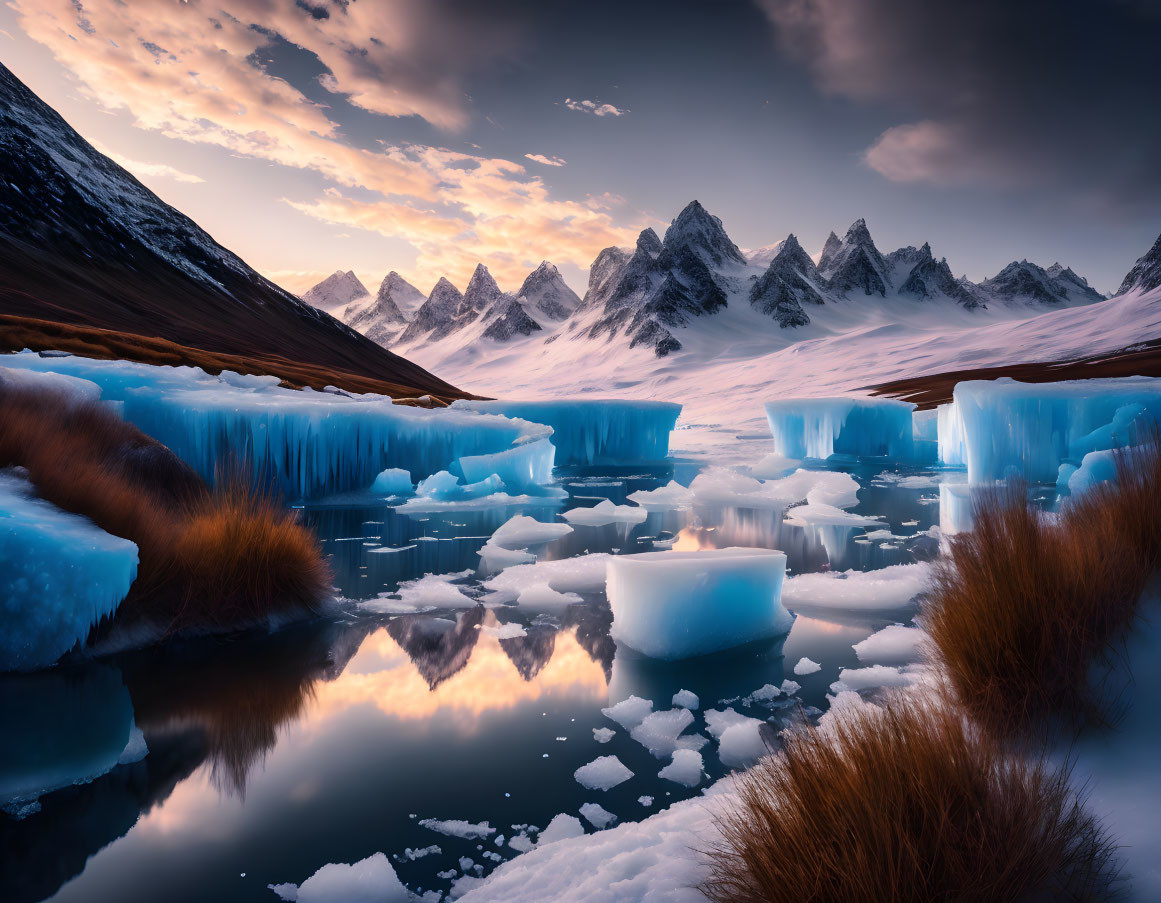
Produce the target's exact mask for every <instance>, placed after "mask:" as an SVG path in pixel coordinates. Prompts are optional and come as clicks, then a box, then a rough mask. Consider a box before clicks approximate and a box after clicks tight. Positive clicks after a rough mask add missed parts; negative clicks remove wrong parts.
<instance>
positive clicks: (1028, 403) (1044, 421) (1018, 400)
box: [940, 376, 1161, 483]
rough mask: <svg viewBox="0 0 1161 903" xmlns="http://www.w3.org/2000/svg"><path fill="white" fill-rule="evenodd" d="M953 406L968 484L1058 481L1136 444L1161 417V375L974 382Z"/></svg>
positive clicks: (958, 391) (958, 390) (958, 392)
mask: <svg viewBox="0 0 1161 903" xmlns="http://www.w3.org/2000/svg"><path fill="white" fill-rule="evenodd" d="M952 404H953V407H954V409H955V410H954V411H953V412H949V414H948V415H947V416H948V418H955V417H958V418H959V420H960V421H961V422H962V427H963V444H962V448H963V451H964V458H965V463H966V465H967V472H968V482H970V483H987V482H991V481H994V480H1002V479H1007V478H1008V477H1011V476H1018V477H1021V478H1023V479H1025V480H1027V481H1029V482H1031V483H1055V482H1057V479H1058V477H1059V476H1060V468H1061V466H1062V465H1064V464H1071V465H1074V466H1075V465H1079V464H1080V463H1081V459H1083V458H1084V456H1085V455H1087V454H1088V453H1090V452H1096V451H1105V450H1108V449H1110V448H1114V447H1117V446H1122V445H1126V444H1131V443H1132V442H1134V441H1136V437H1137V433H1138V430H1139V429H1140V428H1142V427H1146V428H1147V427H1148V425H1149V424H1150V423H1156V422H1158V421H1161V379H1158V378H1154V377H1148V376H1135V377H1125V378H1119V379H1084V380H1072V381H1067V382H1056V383H1021V382H1016V381H1015V380H1012V379H1006V378H1005V379H996V380H970V381H966V382H961V383H959V384H958V385H956V387H955V392H954V401H953V403H952ZM941 426H942V421H941ZM948 444H949V445H950V444H951V442H950V440H949V443H948ZM940 446H941V450H942V449H943V446H944V440H943V438H942V437H941V438H940Z"/></svg>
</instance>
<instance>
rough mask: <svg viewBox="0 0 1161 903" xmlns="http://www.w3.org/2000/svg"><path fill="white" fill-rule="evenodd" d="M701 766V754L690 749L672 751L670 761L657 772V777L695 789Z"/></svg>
mask: <svg viewBox="0 0 1161 903" xmlns="http://www.w3.org/2000/svg"><path fill="white" fill-rule="evenodd" d="M703 765H704V763H703V762H702V758H701V753H699V752H695V751H694V750H692V749H678V750H674V753H673V758H672V760H671V761H670V763H669V764H668V765H666V766H665V767H664V768H662V769H661V770H660V771H659V772H657V777H659V778H661V779H662V780H665V781H673V782H674V783H675V784H681V785H682V786H683V787H696V786H697V785H698V784H700V783H701V773H702V768H703Z"/></svg>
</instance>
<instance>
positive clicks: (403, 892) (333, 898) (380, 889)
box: [269, 853, 412, 903]
mask: <svg viewBox="0 0 1161 903" xmlns="http://www.w3.org/2000/svg"><path fill="white" fill-rule="evenodd" d="M269 887H270V889H271V890H272V891H274V892H275V893H276V894H278V895H279V896H280V897H281V898H282V899H283V900H297V901H298V903H408V901H410V900H411V899H412V896H411V894H410V893H409V892H408V890H407V888H406V887H404V886H403V882H402V881H400V880H399V876H398V875H396V874H395V869H394V868H392V866H391V863H390V862H388V861H387V856H386V854H384V853H376V854H375V855H374V856H368V857H367V858H366V859H363V860H361V861H360V862H356V863H354V864H353V865H347V864H346V863H343V862H332V863H330V864H329V865H324V866H323V867H322V868H320V869H319V870H318V871H317V872H315V873H314V874H313V875H311V876H310V877H309V878H307V879H306V880H305V881H303V882H302V886H301V887H298V888H295V886H294V885H293V884H271V885H269ZM291 894H293V896H291Z"/></svg>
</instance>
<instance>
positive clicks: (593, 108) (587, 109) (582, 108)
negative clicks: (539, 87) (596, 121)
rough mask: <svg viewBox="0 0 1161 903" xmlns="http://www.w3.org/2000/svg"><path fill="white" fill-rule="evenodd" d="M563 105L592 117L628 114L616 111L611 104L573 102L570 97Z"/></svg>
mask: <svg viewBox="0 0 1161 903" xmlns="http://www.w3.org/2000/svg"><path fill="white" fill-rule="evenodd" d="M564 105H565V106H566V107H568V108H569V109H570V110H576V111H577V112H578V113H592V114H593V115H594V116H624V115H625V114H626V113H628V112H629V111H628V110H621V109H618V108H617V107H615V106H613V105H612V104H611V103H599V102H597V101H595V100H573V99H572V98H571V97H566V98H565V99H564Z"/></svg>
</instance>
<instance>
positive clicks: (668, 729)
mask: <svg viewBox="0 0 1161 903" xmlns="http://www.w3.org/2000/svg"><path fill="white" fill-rule="evenodd" d="M691 724H693V713H692V712H690V711H689V709H667V710H666V711H663V712H653V713H652V714H650V715H646V716H645V718H644V720H643V721H642V722H641V723H640V724H638V725H637V726H636V727H635V728H633V729H632V730H631V731H629V736H630V737H632V738H633V739H634V740H636V741H637V742H638V743H640V744H641V745H642V746H644V747H645V748H646V749H648V750H649V752H651V753H653V755H654V756H655V757H656V758H658V759H660V758H663V757H664V756H668V755H670V754H671V753H672V752H673V751H674V750H675V749H677V738H678V736H679V735H680V734H681V732H682V731H684V730H685V729H686V728H687V727H689V726H690V725H691Z"/></svg>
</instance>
